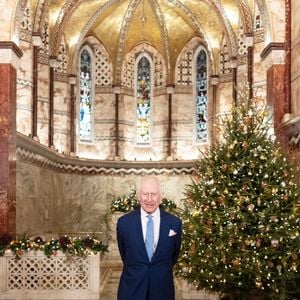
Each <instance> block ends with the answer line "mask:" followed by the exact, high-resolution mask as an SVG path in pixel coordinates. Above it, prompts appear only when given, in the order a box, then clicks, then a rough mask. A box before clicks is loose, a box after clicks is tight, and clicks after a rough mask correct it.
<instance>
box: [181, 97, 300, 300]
mask: <svg viewBox="0 0 300 300" xmlns="http://www.w3.org/2000/svg"><path fill="white" fill-rule="evenodd" d="M268 115H269V114H268V111H267V110H266V109H265V108H263V107H262V106H261V105H259V102H258V101H256V100H255V99H249V97H248V94H247V91H246V92H244V93H243V95H241V96H240V99H239V100H238V101H237V104H236V105H234V106H233V108H232V111H231V113H230V114H228V115H227V116H226V117H224V119H223V124H222V125H223V126H222V128H223V129H222V130H223V131H222V132H223V134H222V140H220V141H219V142H218V143H217V144H216V145H215V146H214V147H212V148H211V149H210V150H209V151H207V152H205V153H203V155H202V158H201V159H200V160H199V162H198V166H197V173H198V179H194V180H193V182H192V184H190V185H188V186H187V187H186V199H184V205H185V208H184V210H183V214H182V220H183V242H182V251H181V256H180V259H179V263H178V269H177V275H178V276H179V277H182V278H184V279H186V280H187V281H188V282H189V283H192V284H193V285H195V286H196V288H198V289H205V290H209V291H214V292H219V293H220V294H221V295H226V294H229V295H230V296H231V297H232V298H234V299H236V300H244V299H249V298H250V295H252V294H253V293H254V294H256V295H257V294H259V295H262V296H263V297H264V299H272V300H275V299H276V300H283V299H298V297H299V295H300V291H299V290H300V281H299V274H298V272H299V257H300V247H299V245H300V244H299V223H300V221H299V212H298V211H297V209H296V207H297V204H299V199H300V187H299V185H298V184H297V180H296V175H295V174H296V171H297V168H298V164H297V163H296V162H295V161H293V159H292V158H291V157H290V155H289V154H288V153H287V152H285V151H283V150H282V149H281V148H280V147H279V145H277V144H276V142H274V140H273V139H272V135H270V126H269V125H268V122H267V117H268Z"/></svg>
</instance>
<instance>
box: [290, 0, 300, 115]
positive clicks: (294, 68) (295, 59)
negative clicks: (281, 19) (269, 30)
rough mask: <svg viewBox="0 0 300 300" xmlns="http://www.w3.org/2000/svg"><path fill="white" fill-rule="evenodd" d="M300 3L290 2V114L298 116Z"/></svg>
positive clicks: (299, 91) (299, 104) (294, 0)
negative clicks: (299, 16)
mask: <svg viewBox="0 0 300 300" xmlns="http://www.w3.org/2000/svg"><path fill="white" fill-rule="evenodd" d="M299 11H300V2H299V1H297V0H292V9H291V15H292V24H291V28H292V33H291V34H292V51H291V81H292V83H291V112H292V114H293V115H299V114H300V100H299V95H300V55H299V51H300V22H299V18H298V14H299Z"/></svg>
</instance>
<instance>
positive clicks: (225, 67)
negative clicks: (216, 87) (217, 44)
mask: <svg viewBox="0 0 300 300" xmlns="http://www.w3.org/2000/svg"><path fill="white" fill-rule="evenodd" d="M229 73H231V68H230V54H229V51H228V47H227V44H226V40H225V39H223V45H222V48H221V52H220V74H229Z"/></svg>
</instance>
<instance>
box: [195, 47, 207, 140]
mask: <svg viewBox="0 0 300 300" xmlns="http://www.w3.org/2000/svg"><path fill="white" fill-rule="evenodd" d="M195 73H196V74H195V76H196V80H195V83H196V84H195V85H196V142H197V143H207V141H208V131H207V54H206V52H205V51H204V49H201V50H200V51H199V53H198V55H197V58H196V72H195Z"/></svg>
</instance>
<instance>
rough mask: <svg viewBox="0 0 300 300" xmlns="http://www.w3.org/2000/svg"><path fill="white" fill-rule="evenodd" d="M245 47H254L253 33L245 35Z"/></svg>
mask: <svg viewBox="0 0 300 300" xmlns="http://www.w3.org/2000/svg"><path fill="white" fill-rule="evenodd" d="M244 41H245V45H246V46H247V48H248V47H253V45H254V36H253V33H246V34H245V40H244Z"/></svg>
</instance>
